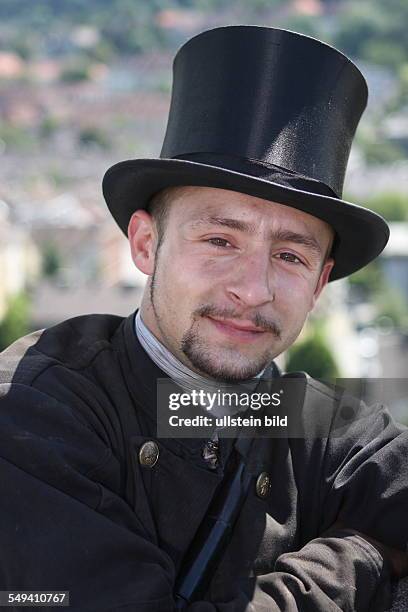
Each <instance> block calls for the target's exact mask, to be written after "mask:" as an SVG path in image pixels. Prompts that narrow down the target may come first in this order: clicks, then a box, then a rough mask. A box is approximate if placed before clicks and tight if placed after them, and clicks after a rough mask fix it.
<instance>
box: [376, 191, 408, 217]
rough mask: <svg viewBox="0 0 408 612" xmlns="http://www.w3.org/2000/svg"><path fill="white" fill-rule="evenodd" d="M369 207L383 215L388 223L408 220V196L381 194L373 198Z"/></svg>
mask: <svg viewBox="0 0 408 612" xmlns="http://www.w3.org/2000/svg"><path fill="white" fill-rule="evenodd" d="M367 206H368V208H371V210H374V211H375V212H377V213H379V214H380V215H382V216H383V217H384V218H385V219H386V220H387V221H407V220H408V196H407V195H406V194H405V193H398V192H388V193H380V194H378V195H376V196H375V197H374V198H371V199H370V200H369V201H368V202H367Z"/></svg>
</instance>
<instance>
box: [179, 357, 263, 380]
mask: <svg viewBox="0 0 408 612" xmlns="http://www.w3.org/2000/svg"><path fill="white" fill-rule="evenodd" d="M186 356H187V357H188V359H189V361H190V363H191V364H192V366H193V367H194V369H195V370H196V371H197V372H198V373H200V374H201V375H202V376H205V377H206V378H212V379H214V380H217V381H219V382H230V383H236V382H239V381H242V380H248V379H249V378H254V377H255V376H257V375H258V374H259V373H260V372H261V371H262V370H263V369H264V368H265V367H266V365H268V363H270V361H272V359H270V360H265V359H264V360H262V361H261V362H260V361H257V362H252V363H248V362H246V363H240V362H239V359H237V357H235V358H234V357H231V356H230V357H226V358H225V361H220V355H217V356H216V357H214V358H213V359H212V358H211V356H209V355H208V353H207V354H205V353H201V354H191V353H190V354H187V355H186Z"/></svg>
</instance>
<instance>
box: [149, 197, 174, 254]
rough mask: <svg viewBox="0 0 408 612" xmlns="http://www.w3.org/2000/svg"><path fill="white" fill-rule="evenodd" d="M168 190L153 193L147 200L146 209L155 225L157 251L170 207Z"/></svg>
mask: <svg viewBox="0 0 408 612" xmlns="http://www.w3.org/2000/svg"><path fill="white" fill-rule="evenodd" d="M170 189H171V188H169V187H168V188H167V189H162V190H161V191H158V192H157V193H155V194H154V196H153V197H152V198H151V199H150V200H149V203H148V205H147V208H146V210H147V212H148V213H149V214H150V215H151V216H152V217H153V219H154V221H155V223H156V228H157V236H158V243H157V249H159V248H160V245H161V243H162V241H163V237H164V230H165V226H166V221H167V216H168V212H169V205H170V196H171V191H170Z"/></svg>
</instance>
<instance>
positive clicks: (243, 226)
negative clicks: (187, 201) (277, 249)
mask: <svg viewBox="0 0 408 612" xmlns="http://www.w3.org/2000/svg"><path fill="white" fill-rule="evenodd" d="M200 225H220V226H222V227H229V228H231V229H236V230H240V231H241V232H246V233H247V234H254V233H255V232H256V226H255V225H254V224H253V223H248V222H247V221H239V220H238V219H230V218H229V217H217V216H215V215H213V216H211V217H201V218H200V219H195V220H194V221H193V222H192V223H191V227H193V228H195V227H198V226H200Z"/></svg>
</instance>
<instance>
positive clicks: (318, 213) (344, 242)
mask: <svg viewBox="0 0 408 612" xmlns="http://www.w3.org/2000/svg"><path fill="white" fill-rule="evenodd" d="M182 185H186V186H187V185H190V186H201V187H216V188H219V189H229V190H232V191H238V192H241V193H245V194H247V195H251V196H254V197H258V198H262V199H264V200H269V201H273V202H278V203H280V204H284V205H287V206H291V207H293V208H296V209H298V210H301V211H303V212H306V213H308V214H311V215H313V216H315V217H317V218H319V219H322V220H323V221H326V222H327V223H328V224H329V225H331V227H332V228H333V229H334V230H335V232H336V239H335V243H334V250H333V257H334V260H335V263H334V266H333V268H332V271H331V274H330V278H329V280H330V281H333V280H337V279H339V278H343V277H345V276H348V275H349V274H352V273H353V272H356V271H357V270H359V269H360V268H362V267H364V266H365V265H367V264H368V263H369V262H370V261H372V260H373V259H375V257H377V255H379V254H380V253H381V251H382V250H383V249H384V247H385V245H386V244H387V241H388V238H389V228H388V225H387V223H386V222H385V220H384V219H383V218H382V217H381V216H380V215H378V214H376V213H374V212H372V211H371V210H368V209H366V208H363V207H362V206H358V205H356V204H352V203H350V202H346V201H344V200H341V199H339V198H336V197H331V196H327V195H321V194H316V193H311V192H309V191H303V190H301V189H297V188H294V187H288V186H286V185H281V184H279V183H274V182H273V181H271V180H265V179H262V178H258V177H254V176H251V175H249V174H243V173H241V172H236V171H234V170H230V169H228V168H224V167H219V166H212V165H208V164H203V163H197V162H193V161H186V160H181V159H131V160H126V161H122V162H119V163H117V164H115V165H114V166H112V167H111V168H109V170H108V171H107V172H106V174H105V176H104V179H103V194H104V197H105V200H106V202H107V205H108V208H109V210H110V212H111V214H112V216H113V217H114V219H115V221H116V223H117V224H118V225H119V227H120V229H121V230H122V232H123V233H124V234H125V235H127V228H128V224H129V220H130V217H131V216H132V214H133V213H134V212H135V211H136V210H138V209H145V208H146V207H147V204H148V202H149V200H150V199H151V198H152V196H153V195H154V194H155V193H157V192H159V191H161V190H162V189H165V188H167V187H176V186H182Z"/></svg>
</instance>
